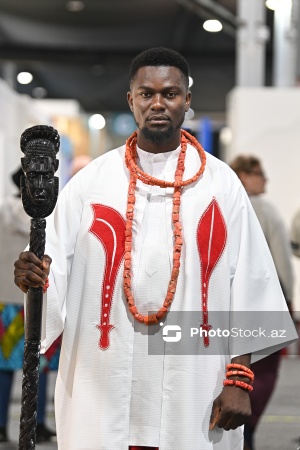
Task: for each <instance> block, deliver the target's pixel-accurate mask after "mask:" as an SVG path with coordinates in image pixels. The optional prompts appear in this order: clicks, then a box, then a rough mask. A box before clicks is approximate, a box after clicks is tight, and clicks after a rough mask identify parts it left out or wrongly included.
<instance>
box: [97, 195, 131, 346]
mask: <svg viewBox="0 0 300 450" xmlns="http://www.w3.org/2000/svg"><path fill="white" fill-rule="evenodd" d="M91 207H92V209H93V213H94V220H93V223H92V225H91V227H90V229H89V231H90V232H91V233H92V234H93V235H94V236H95V237H96V238H97V239H99V240H100V242H101V243H102V245H103V248H104V251H105V255H106V261H105V270H104V277H103V283H102V292H101V314H100V324H99V325H97V328H98V329H99V331H100V340H99V346H100V348H101V349H102V350H106V349H108V347H109V343H110V342H109V334H110V331H111V330H112V329H113V328H114V325H112V324H111V323H110V313H111V306H112V299H113V293H114V288H115V283H116V277H117V274H118V271H119V267H120V264H121V262H122V259H123V257H124V249H125V220H124V219H123V217H122V216H121V214H120V213H119V212H118V211H116V210H115V209H113V208H111V207H110V206H105V205H100V204H95V203H92V204H91Z"/></svg>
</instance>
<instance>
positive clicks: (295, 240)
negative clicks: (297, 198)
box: [291, 208, 300, 258]
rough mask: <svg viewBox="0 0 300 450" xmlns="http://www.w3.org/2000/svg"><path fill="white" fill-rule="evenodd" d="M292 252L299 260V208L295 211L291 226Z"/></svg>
mask: <svg viewBox="0 0 300 450" xmlns="http://www.w3.org/2000/svg"><path fill="white" fill-rule="evenodd" d="M291 244H292V251H293V254H294V255H295V256H297V258H300V208H299V209H298V211H296V213H295V215H294V217H293V219H292V226H291Z"/></svg>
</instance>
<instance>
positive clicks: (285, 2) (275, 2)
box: [265, 0, 291, 11]
mask: <svg viewBox="0 0 300 450" xmlns="http://www.w3.org/2000/svg"><path fill="white" fill-rule="evenodd" d="M265 4H266V7H267V8H269V9H272V10H273V11H275V10H276V9H277V8H278V7H280V6H288V7H291V0H266V2H265Z"/></svg>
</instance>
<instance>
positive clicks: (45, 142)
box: [19, 125, 60, 450]
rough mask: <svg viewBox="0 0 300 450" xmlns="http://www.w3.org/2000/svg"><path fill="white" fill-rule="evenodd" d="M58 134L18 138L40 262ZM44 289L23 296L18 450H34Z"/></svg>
mask: <svg viewBox="0 0 300 450" xmlns="http://www.w3.org/2000/svg"><path fill="white" fill-rule="evenodd" d="M59 141H60V139H59V135H58V133H57V131H56V130H54V128H52V127H49V126H47V125H37V126H34V127H31V128H28V129H27V130H25V131H24V133H23V134H22V136H21V150H22V152H23V153H24V158H21V164H22V169H23V172H24V175H25V176H24V177H21V195H22V202H23V207H24V210H25V212H26V213H27V214H28V215H29V216H30V217H31V218H32V219H31V227H30V243H29V250H30V251H32V252H33V253H35V255H36V256H37V257H38V258H39V259H40V260H42V259H43V257H44V251H45V238H46V220H45V217H47V216H49V215H50V214H51V212H52V211H53V209H54V207H55V204H56V200H57V196H58V178H57V177H55V176H54V173H55V172H56V170H57V168H58V160H57V159H56V154H57V152H58V150H59ZM42 307H43V288H41V287H38V288H32V287H30V288H29V290H28V293H27V296H26V308H25V309H26V316H25V343H24V364H23V381H22V406H21V419H20V436H19V450H30V449H34V448H35V441H36V418H37V403H38V384H39V364H40V344H41V323H42Z"/></svg>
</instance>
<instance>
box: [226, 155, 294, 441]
mask: <svg viewBox="0 0 300 450" xmlns="http://www.w3.org/2000/svg"><path fill="white" fill-rule="evenodd" d="M230 167H231V168H232V169H233V170H234V171H235V173H236V174H237V176H238V177H239V179H240V180H241V182H242V184H243V186H244V188H245V190H246V192H247V194H248V195H249V198H250V201H251V204H252V206H253V208H254V211H255V213H256V215H257V218H258V220H259V223H260V225H261V227H262V230H263V232H264V235H265V238H266V240H267V243H268V246H269V248H270V251H271V255H272V257H273V260H274V264H275V267H276V271H277V274H278V278H279V280H280V284H281V287H282V289H283V293H284V296H285V299H286V302H287V305H288V308H289V310H290V311H292V296H293V282H294V277H293V267H292V251H291V246H290V242H289V236H288V232H287V230H286V227H285V225H284V223H283V220H282V219H281V217H280V215H279V213H278V211H277V210H276V208H275V207H274V206H273V205H272V204H271V203H270V202H269V201H268V200H266V199H265V198H264V197H263V196H262V194H264V193H265V189H266V182H267V177H266V175H265V172H264V170H263V167H262V164H261V161H260V160H259V159H258V158H256V157H255V156H252V155H239V156H237V157H236V158H235V159H234V160H233V161H232V162H231V164H230ZM279 363H280V352H279V351H277V352H274V353H272V354H271V355H269V356H268V357H267V358H264V359H262V360H260V361H258V362H256V363H254V364H253V365H252V366H251V369H252V370H253V371H254V373H255V381H254V383H253V392H251V393H250V401H251V410H252V415H251V417H250V418H248V420H247V421H246V424H245V429H244V434H245V446H244V448H245V450H248V449H250V450H254V434H255V431H256V429H257V426H258V424H259V420H260V418H261V415H262V414H263V411H264V410H265V408H266V406H267V404H268V402H269V400H270V398H271V395H272V393H273V391H274V388H275V384H276V381H277V377H278V371H279Z"/></svg>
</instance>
